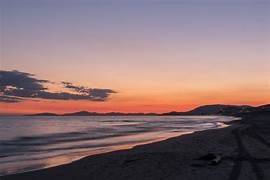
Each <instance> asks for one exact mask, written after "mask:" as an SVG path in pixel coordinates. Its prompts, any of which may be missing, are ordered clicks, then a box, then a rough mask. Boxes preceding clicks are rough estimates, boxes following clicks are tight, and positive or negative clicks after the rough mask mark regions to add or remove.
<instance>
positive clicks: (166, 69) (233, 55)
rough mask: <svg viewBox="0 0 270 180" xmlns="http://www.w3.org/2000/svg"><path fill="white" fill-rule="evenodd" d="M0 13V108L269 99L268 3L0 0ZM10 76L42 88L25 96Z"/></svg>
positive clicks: (131, 108) (110, 107)
mask: <svg viewBox="0 0 270 180" xmlns="http://www.w3.org/2000/svg"><path fill="white" fill-rule="evenodd" d="M0 10H1V24H0V28H1V39H0V50H1V52H0V53H1V54H0V55H1V56H0V58H1V59H0V70H1V72H2V76H0V83H2V84H0V95H1V96H2V102H0V113H1V114H6V113H7V114H10V113H36V112H57V113H63V112H72V111H78V110H87V111H98V112H110V111H120V112H167V111H174V110H176V111H185V110H189V109H192V108H194V107H195V106H198V105H202V104H215V103H222V104H250V105H261V104H264V103H269V102H270V1H268V0H62V1H60V0H59V1H56V0H1V1H0ZM13 70H16V71H13ZM12 73H13V74H12ZM14 73H15V75H16V77H17V76H18V77H20V78H22V81H19V83H23V79H31V82H29V83H32V84H33V83H34V84H35V83H38V84H39V85H41V88H40V89H35V95H33V94H30V95H29V94H27V95H26V92H25V91H24V90H25V89H23V88H28V86H27V87H22V86H23V85H22V84H20V86H19V85H18V86H16V85H17V84H16V83H18V82H15V81H14V83H13V84H12V85H11V83H10V82H8V81H9V78H8V77H11V76H12V75H14ZM24 73H25V74H24ZM27 73H29V74H27ZM12 77H15V76H12ZM1 78H2V81H1ZM32 80H33V81H32ZM40 80H47V81H49V82H43V81H40ZM62 82H68V83H69V84H63V83H62ZM35 85H36V84H35ZM68 85H69V86H68ZM70 86H72V87H70ZM73 86H74V87H73ZM19 87H21V89H19ZM43 87H44V88H47V89H42V88H43ZM77 87H80V89H79V90H78V88H77ZM9 88H13V89H14V88H15V89H16V88H17V89H16V90H18V92H17V93H14V92H13V91H12V90H10V89H9ZM82 89H83V90H84V91H83V92H82V91H81V90H82ZM31 90H32V89H31ZM29 91H30V90H29ZM29 91H27V93H28V92H29ZM44 91H46V92H45V93H44ZM86 91H87V92H86ZM63 92H64V93H65V95H67V96H68V97H67V98H66V97H65V98H63V97H62V96H61V97H60V95H62V94H61V93H63ZM74 94H77V95H78V96H76V97H75V96H74ZM86 96H87V97H86ZM88 96H91V97H90V98H89V97H88ZM8 98H13V99H15V98H17V99H19V100H18V101H16V102H15V101H14V102H11V101H10V102H7V101H4V100H7V99H8ZM0 101H1V98H0Z"/></svg>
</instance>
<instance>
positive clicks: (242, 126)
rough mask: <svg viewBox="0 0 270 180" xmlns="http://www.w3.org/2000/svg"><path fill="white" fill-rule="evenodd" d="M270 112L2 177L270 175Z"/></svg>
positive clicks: (233, 179)
mask: <svg viewBox="0 0 270 180" xmlns="http://www.w3.org/2000/svg"><path fill="white" fill-rule="evenodd" d="M269 120H270V116H269V115H261V116H258V115H256V116H249V117H244V118H243V119H242V120H241V121H239V122H234V123H232V125H231V126H229V127H226V128H223V129H215V130H206V131H201V132H196V133H193V134H188V135H183V136H179V137H175V138H170V139H168V140H164V141H161V142H156V143H151V144H147V145H141V146H136V147H134V148H132V149H129V150H120V151H115V152H111V153H106V154H100V155H94V156H90V157H86V158H83V159H81V160H78V161H76V162H73V163H71V164H66V165H62V166H58V167H53V168H49V169H44V170H38V171H33V172H26V173H21V174H15V175H9V176H4V177H1V180H17V179H18V180H32V179H33V180H34V179H39V180H47V179H50V180H56V179H57V180H58V179H59V178H61V179H66V180H69V179H73V180H74V179H80V180H84V179H94V180H110V179H112V180H115V179H134V180H135V179H136V180H137V179H187V180H196V179H208V180H209V179H213V180H214V179H224V180H238V179H239V180H241V179H243V180H245V179H258V180H263V179H265V180H266V179H270V149H269V148H270V121H269Z"/></svg>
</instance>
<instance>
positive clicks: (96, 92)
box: [62, 82, 116, 99]
mask: <svg viewBox="0 0 270 180" xmlns="http://www.w3.org/2000/svg"><path fill="white" fill-rule="evenodd" d="M62 84H63V85H64V87H65V88H67V89H70V90H72V91H74V92H77V93H81V94H84V95H87V96H90V97H92V98H96V97H98V98H101V99H104V98H108V95H110V94H111V93H116V92H115V91H113V90H111V89H97V88H87V87H84V86H75V85H73V84H72V83H70V82H62Z"/></svg>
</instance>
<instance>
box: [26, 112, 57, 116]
mask: <svg viewBox="0 0 270 180" xmlns="http://www.w3.org/2000/svg"><path fill="white" fill-rule="evenodd" d="M27 116H58V114H55V113H47V112H45V113H38V114H29V115H27Z"/></svg>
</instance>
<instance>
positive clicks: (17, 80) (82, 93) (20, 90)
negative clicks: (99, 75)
mask: <svg viewBox="0 0 270 180" xmlns="http://www.w3.org/2000/svg"><path fill="white" fill-rule="evenodd" d="M46 83H53V82H51V81H48V80H43V79H37V78H36V77H35V75H34V74H30V73H25V72H20V71H0V95H1V96H0V97H1V98H0V102H6V103H15V102H21V101H23V100H27V98H41V99H50V100H89V101H106V100H108V98H109V96H110V95H111V94H112V93H116V92H115V91H113V90H111V89H99V88H88V87H84V86H75V85H73V84H72V83H70V82H62V85H64V89H68V90H71V91H73V93H69V92H65V91H62V92H50V91H49V89H48V88H46V87H45V86H44V84H46Z"/></svg>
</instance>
